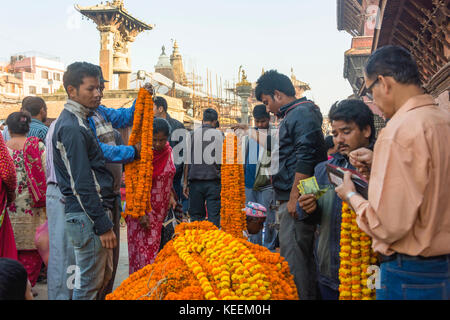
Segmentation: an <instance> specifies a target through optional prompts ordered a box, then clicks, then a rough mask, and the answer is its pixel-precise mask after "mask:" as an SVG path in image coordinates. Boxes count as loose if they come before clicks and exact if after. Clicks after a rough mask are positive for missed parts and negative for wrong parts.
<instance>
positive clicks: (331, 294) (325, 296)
mask: <svg viewBox="0 0 450 320" xmlns="http://www.w3.org/2000/svg"><path fill="white" fill-rule="evenodd" d="M319 290H320V297H321V299H322V300H339V290H334V289H333V288H330V287H329V286H326V285H324V284H322V283H320V282H319Z"/></svg>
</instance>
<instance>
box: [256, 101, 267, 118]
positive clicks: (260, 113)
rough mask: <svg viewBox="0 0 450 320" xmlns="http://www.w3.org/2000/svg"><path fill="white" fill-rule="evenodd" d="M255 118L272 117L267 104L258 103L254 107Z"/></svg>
mask: <svg viewBox="0 0 450 320" xmlns="http://www.w3.org/2000/svg"><path fill="white" fill-rule="evenodd" d="M253 118H255V119H270V114H269V113H268V112H267V107H266V105H265V104H258V105H257V106H255V107H254V108H253Z"/></svg>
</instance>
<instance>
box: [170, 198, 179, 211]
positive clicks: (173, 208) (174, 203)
mask: <svg viewBox="0 0 450 320" xmlns="http://www.w3.org/2000/svg"><path fill="white" fill-rule="evenodd" d="M177 204H178V202H177V201H176V200H175V198H174V196H173V194H171V195H170V200H169V208H172V210H175V209H176V208H177Z"/></svg>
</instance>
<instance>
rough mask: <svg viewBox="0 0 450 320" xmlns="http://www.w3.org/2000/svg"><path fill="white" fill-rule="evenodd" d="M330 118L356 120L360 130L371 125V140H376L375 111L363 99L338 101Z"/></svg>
mask: <svg viewBox="0 0 450 320" xmlns="http://www.w3.org/2000/svg"><path fill="white" fill-rule="evenodd" d="M328 118H329V119H330V122H331V121H339V120H341V121H344V122H346V123H349V122H354V123H356V125H357V126H358V127H359V130H364V129H365V128H366V127H367V126H370V130H371V134H370V137H369V141H370V142H373V141H374V140H375V124H374V121H373V112H372V110H370V108H369V107H368V106H367V104H365V103H364V102H363V101H361V100H357V99H347V100H342V101H340V102H336V103H335V104H334V105H333V106H332V107H331V109H330V112H329V114H328Z"/></svg>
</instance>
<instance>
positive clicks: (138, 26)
mask: <svg viewBox="0 0 450 320" xmlns="http://www.w3.org/2000/svg"><path fill="white" fill-rule="evenodd" d="M75 8H76V9H77V10H78V11H79V12H80V13H81V14H83V15H84V16H86V17H88V18H90V19H92V20H93V21H94V22H95V23H97V24H98V25H99V26H101V25H109V23H110V22H111V20H113V19H114V18H116V19H118V21H123V22H124V25H125V26H126V28H127V29H128V30H136V31H138V32H142V31H145V30H152V29H153V25H151V24H147V23H145V22H143V21H141V20H139V19H136V18H135V17H133V16H132V15H130V14H129V13H128V11H127V10H126V9H125V8H124V5H123V0H115V1H113V2H109V1H107V2H106V3H104V4H103V3H101V4H97V5H95V6H87V7H81V6H79V5H76V6H75Z"/></svg>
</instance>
